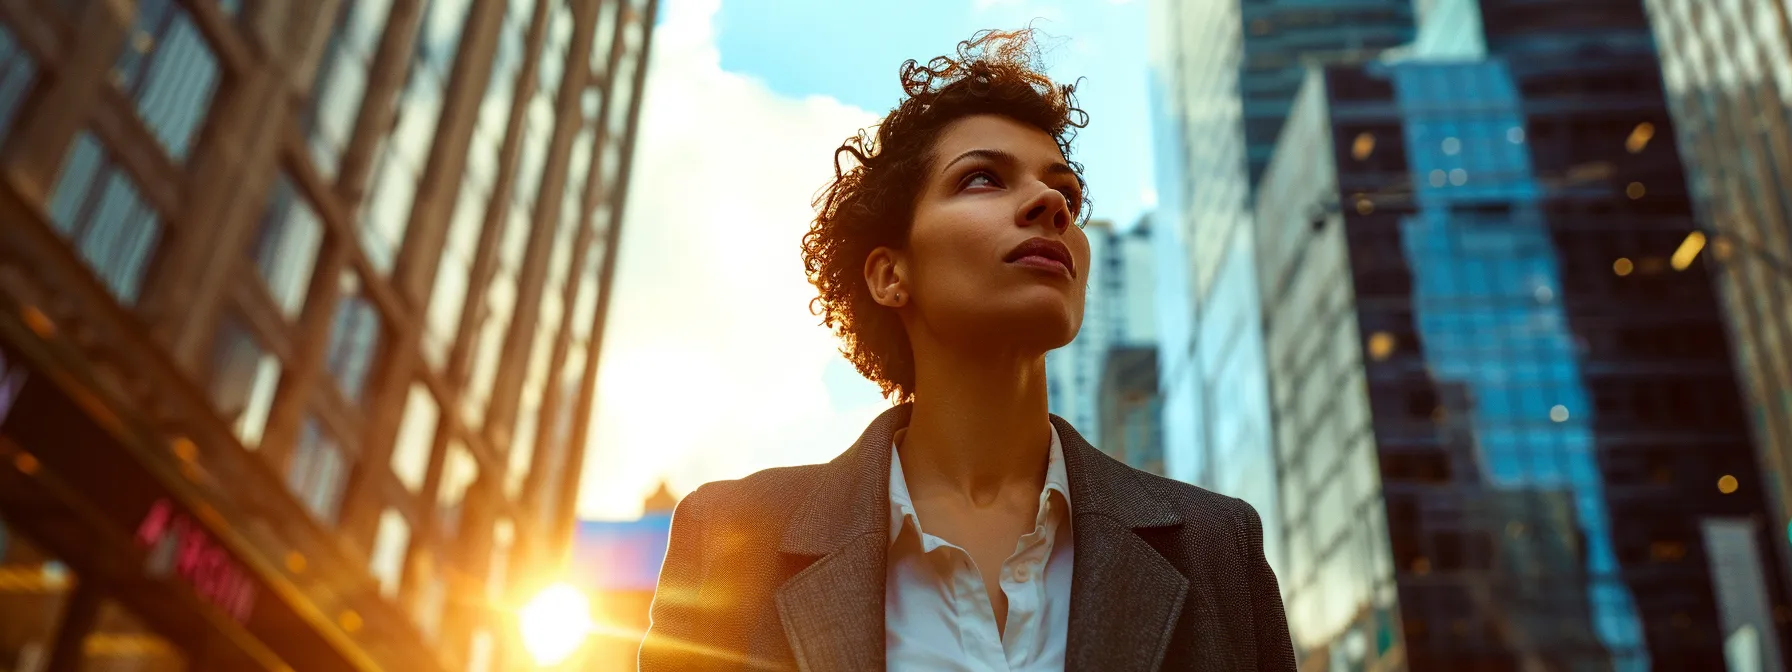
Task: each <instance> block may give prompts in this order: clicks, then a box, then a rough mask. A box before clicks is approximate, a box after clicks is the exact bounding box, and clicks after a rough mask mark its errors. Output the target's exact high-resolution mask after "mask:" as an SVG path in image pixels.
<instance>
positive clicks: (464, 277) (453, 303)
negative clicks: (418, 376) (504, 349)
mask: <svg viewBox="0 0 1792 672" xmlns="http://www.w3.org/2000/svg"><path fill="white" fill-rule="evenodd" d="M485 203H486V194H485V192H484V191H482V190H481V187H480V186H479V185H477V184H475V183H474V181H473V177H472V176H471V175H470V174H469V175H468V176H467V177H464V178H462V180H461V191H460V195H459V197H458V202H457V203H456V204H455V208H454V217H453V219H452V220H451V222H450V223H449V225H448V226H449V228H448V241H447V244H446V246H445V247H444V248H443V249H442V258H441V261H440V263H439V264H438V265H437V267H436V278H435V286H434V287H433V288H432V289H430V293H429V308H428V314H427V320H428V323H427V324H426V325H425V328H424V332H423V356H424V358H425V359H426V360H427V361H428V362H429V364H430V366H433V367H435V368H437V369H441V368H443V366H445V365H446V363H447V360H448V353H449V351H450V350H452V349H453V347H454V342H455V340H456V338H457V337H458V335H459V334H460V320H461V310H462V307H463V306H465V305H466V303H467V300H468V294H467V290H468V288H469V287H468V286H469V285H470V284H471V282H472V275H473V258H474V256H475V255H476V254H477V252H478V246H479V234H480V231H481V229H483V228H484V226H483V225H484V222H485Z"/></svg>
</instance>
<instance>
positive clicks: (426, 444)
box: [392, 383, 441, 492]
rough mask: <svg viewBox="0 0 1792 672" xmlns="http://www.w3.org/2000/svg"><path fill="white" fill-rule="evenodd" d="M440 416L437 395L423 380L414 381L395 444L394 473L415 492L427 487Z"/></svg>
mask: <svg viewBox="0 0 1792 672" xmlns="http://www.w3.org/2000/svg"><path fill="white" fill-rule="evenodd" d="M440 419H441V408H440V407H439V406H437V404H436V397H435V395H434V394H431V393H430V392H429V388H428V387H427V386H424V385H423V384H422V383H412V384H411V392H410V395H409V396H408V397H406V399H405V403H404V420H402V421H401V422H400V424H399V426H398V439H397V441H395V442H394V443H393V446H392V475H394V476H397V477H398V482H400V483H403V484H404V487H406V488H409V489H410V491H411V492H421V491H422V490H423V478H424V475H425V473H426V472H428V471H429V456H430V453H431V448H432V447H433V446H434V444H435V438H436V423H437V422H438V421H439V420H440Z"/></svg>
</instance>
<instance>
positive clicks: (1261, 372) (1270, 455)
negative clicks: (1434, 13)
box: [1150, 0, 1414, 568]
mask: <svg viewBox="0 0 1792 672" xmlns="http://www.w3.org/2000/svg"><path fill="white" fill-rule="evenodd" d="M1413 11H1414V5H1413V0H1203V1H1200V2H1186V1H1182V0H1154V2H1153V4H1152V7H1151V17H1152V18H1151V29H1152V33H1151V35H1150V40H1151V47H1150V53H1151V70H1152V80H1151V87H1152V88H1151V92H1152V94H1153V95H1154V97H1155V99H1156V104H1157V105H1158V106H1159V107H1160V110H1159V111H1158V115H1159V116H1158V118H1157V119H1156V120H1154V126H1155V129H1154V132H1155V134H1156V145H1157V151H1158V153H1159V155H1160V158H1159V160H1158V164H1157V174H1158V182H1159V183H1158V186H1157V195H1158V206H1157V222H1156V224H1157V226H1155V227H1154V237H1155V245H1156V248H1157V250H1158V260H1157V261H1158V266H1157V268H1158V273H1159V275H1160V277H1162V278H1163V280H1162V281H1161V282H1160V283H1159V285H1158V287H1159V290H1158V311H1157V316H1158V320H1159V325H1160V329H1159V335H1160V337H1161V338H1160V348H1159V350H1158V386H1159V388H1160V390H1162V392H1161V395H1162V400H1161V403H1162V405H1163V409H1164V410H1163V444H1164V447H1163V451H1164V467H1165V471H1166V473H1167V474H1168V475H1169V476H1171V477H1173V478H1176V479H1180V480H1184V481H1189V482H1192V483H1195V484H1197V485H1201V486H1203V487H1207V488H1209V489H1212V490H1215V491H1218V492H1221V493H1224V494H1227V495H1231V496H1234V497H1239V498H1241V499H1243V500H1245V501H1246V502H1249V503H1250V504H1251V505H1252V506H1253V507H1255V508H1256V509H1257V511H1258V512H1259V513H1260V514H1261V515H1262V517H1263V519H1264V521H1265V528H1266V540H1265V542H1264V543H1265V552H1266V553H1267V554H1268V556H1269V560H1270V563H1271V565H1272V566H1275V567H1278V568H1279V567H1281V566H1282V561H1283V558H1284V557H1285V555H1286V553H1285V551H1284V549H1283V548H1282V543H1281V537H1282V535H1281V534H1280V531H1279V530H1278V528H1277V526H1278V525H1279V521H1280V519H1281V516H1280V515H1279V514H1278V513H1277V510H1278V508H1279V506H1280V503H1279V501H1278V497H1277V494H1276V485H1275V484H1276V480H1277V474H1276V471H1275V464H1276V457H1275V445H1276V441H1277V439H1275V438H1274V437H1273V436H1272V433H1271V431H1270V430H1271V424H1272V423H1271V420H1270V417H1269V416H1270V412H1269V408H1270V403H1271V402H1270V395H1271V390H1270V387H1269V384H1268V380H1267V377H1266V376H1267V374H1266V370H1267V368H1268V362H1267V361H1266V360H1265V351H1264V345H1263V333H1262V325H1263V321H1264V315H1263V314H1262V311H1261V307H1262V304H1261V300H1260V294H1261V293H1262V292H1263V291H1267V290H1265V289H1264V288H1262V287H1260V286H1259V284H1258V277H1259V273H1258V270H1257V259H1256V256H1255V252H1254V249H1255V245H1256V243H1255V242H1254V239H1255V236H1256V235H1257V234H1256V231H1255V227H1254V225H1253V223H1252V216H1253V203H1254V202H1255V199H1254V197H1253V194H1255V193H1256V191H1257V183H1258V181H1259V180H1260V179H1261V177H1262V175H1263V174H1264V171H1265V170H1266V169H1267V167H1268V165H1269V161H1270V156H1271V155H1272V153H1273V152H1274V150H1275V143H1276V138H1277V137H1278V135H1279V134H1280V132H1281V129H1282V125H1283V123H1284V122H1285V120H1286V119H1287V117H1288V114H1289V110H1290V107H1291V105H1292V104H1293V102H1294V98H1295V94H1296V92H1297V91H1298V90H1299V89H1300V86H1301V80H1302V77H1303V76H1304V73H1305V68H1306V66H1307V65H1308V64H1310V63H1355V62H1363V61H1367V60H1372V59H1374V58H1377V57H1378V56H1379V55H1380V54H1381V53H1382V51H1383V50H1385V49H1389V48H1392V47H1396V46H1399V45H1401V44H1405V43H1407V42H1409V41H1411V39H1412V35H1413V30H1414V23H1413Z"/></svg>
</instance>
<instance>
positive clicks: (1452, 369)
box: [1257, 0, 1787, 670]
mask: <svg viewBox="0 0 1792 672" xmlns="http://www.w3.org/2000/svg"><path fill="white" fill-rule="evenodd" d="M1452 5H1454V6H1452ZM1427 9H1428V10H1429V12H1428V13H1427V15H1426V17H1425V18H1426V20H1427V25H1426V26H1424V27H1423V28H1422V29H1421V31H1420V37H1419V39H1418V42H1417V43H1416V44H1415V48H1414V49H1410V50H1402V52H1400V53H1401V54H1402V55H1403V56H1405V57H1407V58H1405V60H1396V61H1395V62H1390V63H1372V64H1366V65H1358V66H1334V67H1328V68H1324V69H1316V70H1314V71H1313V73H1312V74H1311V75H1310V76H1309V79H1308V80H1307V84H1306V85H1305V88H1304V89H1303V91H1302V96H1301V98H1300V100H1299V102H1297V103H1296V106H1295V114H1294V117H1293V119H1292V120H1291V121H1290V122H1289V124H1288V127H1287V129H1286V130H1285V131H1284V134H1283V136H1282V138H1281V140H1280V146H1279V148H1278V151H1277V154H1276V158H1275V160H1274V161H1272V163H1271V167H1270V168H1269V170H1268V172H1267V173H1266V176H1265V179H1264V182H1263V184H1262V186H1261V189H1260V190H1259V193H1258V201H1257V203H1258V223H1259V226H1260V229H1259V232H1260V236H1259V238H1258V250H1259V258H1260V259H1261V260H1262V264H1263V265H1262V268H1261V271H1262V283H1263V286H1264V288H1265V292H1264V295H1263V300H1264V303H1265V312H1266V314H1267V315H1268V316H1269V319H1268V320H1267V321H1266V325H1267V326H1266V329H1265V330H1266V336H1267V339H1268V342H1269V344H1270V345H1269V352H1270V356H1269V360H1270V361H1271V362H1272V368H1271V371H1272V373H1271V386H1272V389H1273V390H1274V391H1275V395H1274V398H1275V414H1274V417H1275V420H1276V438H1277V447H1278V448H1277V454H1278V460H1277V466H1278V469H1279V472H1280V486H1281V493H1282V502H1283V504H1284V506H1285V508H1284V510H1283V512H1282V514H1283V521H1284V525H1285V527H1284V530H1285V533H1286V534H1287V543H1288V548H1289V549H1290V550H1289V561H1288V564H1287V566H1286V569H1285V571H1284V572H1283V574H1282V579H1283V582H1284V586H1285V589H1286V591H1287V596H1288V597H1287V600H1288V610H1289V615H1290V622H1291V626H1292V628H1293V631H1294V632H1295V636H1296V639H1297V646H1299V647H1300V649H1301V650H1302V651H1303V652H1304V654H1305V656H1306V657H1307V659H1308V660H1309V661H1312V660H1315V659H1329V660H1330V662H1331V663H1332V664H1335V665H1347V666H1353V667H1354V666H1358V665H1362V666H1368V667H1370V668H1376V667H1383V668H1385V667H1388V666H1395V667H1406V668H1410V669H1434V668H1435V669H1527V668H1531V669H1536V667H1537V666H1542V667H1544V668H1554V667H1563V668H1570V669H1579V668H1590V669H1626V670H1628V669H1650V668H1651V667H1653V668H1655V669H1713V668H1719V667H1722V666H1723V665H1724V664H1725V660H1726V655H1729V654H1728V653H1727V652H1729V651H1732V650H1734V651H1743V650H1745V649H1746V650H1747V654H1749V655H1753V656H1755V659H1756V660H1760V661H1764V665H1765V667H1764V668H1763V669H1777V668H1778V661H1779V660H1780V658H1779V656H1780V652H1781V651H1783V650H1784V642H1785V641H1786V640H1785V627H1786V623H1785V613H1786V612H1785V609H1786V607H1785V604H1786V600H1787V595H1786V590H1785V585H1784V582H1783V581H1782V580H1780V578H1779V577H1778V576H1774V575H1772V572H1768V571H1763V570H1764V569H1765V568H1770V567H1773V566H1776V565H1777V563H1778V562H1779V561H1778V553H1779V551H1777V550H1775V549H1776V548H1777V546H1776V545H1775V544H1774V543H1773V539H1774V538H1775V536H1776V534H1775V533H1773V532H1772V530H1771V529H1770V528H1777V525H1775V526H1765V525H1763V524H1762V523H1763V522H1764V520H1766V519H1768V518H1767V513H1768V508H1767V498H1766V495H1765V492H1764V487H1763V485H1764V484H1763V481H1762V479H1760V478H1759V476H1758V474H1759V472H1758V470H1757V469H1755V468H1754V460H1753V457H1752V449H1751V447H1750V444H1749V436H1748V432H1747V424H1746V420H1745V418H1744V417H1743V415H1742V414H1741V413H1740V412H1738V410H1737V409H1738V406H1739V404H1738V401H1737V386H1736V375H1737V374H1736V370H1735V363H1734V362H1733V361H1732V359H1731V357H1730V353H1729V350H1728V348H1727V347H1726V345H1725V341H1724V338H1723V331H1722V321H1721V320H1722V318H1721V316H1720V315H1719V310H1718V308H1717V305H1716V303H1715V300H1714V289H1713V287H1714V282H1713V278H1712V277H1711V273H1710V272H1709V271H1710V269H1708V268H1707V267H1706V266H1705V265H1703V264H1698V263H1694V261H1695V260H1694V259H1693V258H1692V255H1691V254H1688V253H1687V252H1686V251H1685V250H1686V249H1688V248H1687V247H1686V246H1685V241H1686V240H1687V239H1688V237H1689V234H1692V233H1694V232H1695V231H1697V229H1698V224H1697V222H1696V221H1695V220H1694V218H1693V215H1692V211H1691V208H1690V206H1689V203H1688V201H1687V199H1686V197H1685V190H1684V186H1683V185H1684V180H1683V177H1682V174H1681V169H1680V163H1679V156H1678V154H1677V152H1676V151H1675V148H1674V147H1673V146H1672V145H1671V144H1668V143H1654V144H1646V143H1643V144H1646V146H1638V144H1639V143H1635V142H1633V141H1632V140H1630V139H1631V138H1633V137H1634V135H1635V129H1636V128H1637V127H1638V126H1640V125H1643V124H1649V125H1652V126H1654V127H1657V128H1663V129H1665V128H1668V127H1669V121H1668V120H1667V118H1666V109H1665V103H1664V100H1663V98H1662V90H1661V87H1660V83H1659V79H1658V78H1656V77H1654V76H1652V74H1651V71H1652V69H1653V68H1654V67H1655V66H1654V65H1653V60H1652V51H1651V45H1650V44H1649V40H1648V39H1647V33H1646V32H1643V33H1640V35H1641V37H1640V38H1639V32H1638V31H1639V30H1642V31H1646V26H1645V25H1644V24H1643V23H1642V22H1641V21H1640V16H1641V5H1640V3H1635V4H1634V6H1629V7H1626V6H1625V5H1624V3H1618V2H1610V3H1601V4H1600V7H1599V8H1597V11H1587V8H1586V7H1585V5H1584V3H1572V2H1562V3H1539V2H1525V3H1512V2H1501V1H1496V0H1484V1H1483V2H1481V3H1479V4H1476V3H1474V2H1472V0H1469V1H1462V0H1440V1H1439V2H1436V3H1432V4H1431V5H1430V6H1429V7H1428V8H1427ZM1446 18H1448V19H1451V20H1459V19H1465V18H1466V19H1471V20H1473V21H1474V22H1475V23H1476V24H1477V27H1475V28H1474V29H1475V30H1477V31H1481V32H1482V34H1483V36H1484V41H1483V42H1482V43H1483V44H1485V45H1486V52H1485V53H1480V54H1475V53H1465V52H1463V51H1461V50H1458V49H1452V50H1451V52H1450V53H1447V54H1441V55H1440V54H1434V53H1428V51H1429V50H1428V49H1426V48H1425V46H1426V45H1428V44H1440V43H1441V41H1437V40H1435V39H1433V38H1434V36H1436V35H1438V34H1452V33H1453V34H1460V33H1461V32H1462V29H1463V26H1461V25H1457V26H1437V25H1435V24H1433V23H1431V22H1432V21H1435V20H1443V19H1446ZM1315 157H1318V160H1315Z"/></svg>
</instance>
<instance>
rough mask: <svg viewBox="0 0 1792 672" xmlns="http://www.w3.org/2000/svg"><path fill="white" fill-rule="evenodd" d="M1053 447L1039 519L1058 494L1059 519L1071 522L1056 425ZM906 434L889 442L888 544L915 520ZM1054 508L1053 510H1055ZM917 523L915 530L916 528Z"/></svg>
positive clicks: (905, 431)
mask: <svg viewBox="0 0 1792 672" xmlns="http://www.w3.org/2000/svg"><path fill="white" fill-rule="evenodd" d="M1051 430H1052V446H1051V450H1050V451H1049V452H1047V453H1046V463H1045V487H1044V488H1042V489H1040V491H1039V519H1040V520H1041V521H1044V520H1045V519H1046V513H1047V506H1048V505H1051V503H1052V501H1053V500H1052V499H1051V494H1052V493H1053V492H1056V493H1058V501H1060V502H1062V504H1060V505H1058V506H1062V507H1063V512H1062V515H1063V518H1062V520H1070V477H1069V474H1068V472H1066V471H1065V469H1064V443H1063V442H1062V441H1061V440H1059V438H1058V428H1057V426H1055V425H1054V426H1052V427H1051ZM906 434H908V428H906V427H905V428H902V429H899V430H896V435H895V436H894V437H893V438H892V439H891V441H890V542H889V543H891V544H894V543H896V539H897V538H898V537H900V536H902V528H903V527H904V526H905V525H906V524H907V521H908V520H909V519H911V518H914V517H915V501H914V498H913V497H911V496H910V495H909V491H908V479H907V478H905V477H903V475H902V458H901V456H900V455H899V454H898V453H899V452H900V451H901V444H902V438H903V436H904V435H906ZM1054 508H1055V507H1054ZM918 525H919V524H918V523H917V527H918Z"/></svg>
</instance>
